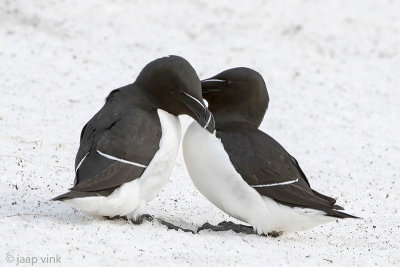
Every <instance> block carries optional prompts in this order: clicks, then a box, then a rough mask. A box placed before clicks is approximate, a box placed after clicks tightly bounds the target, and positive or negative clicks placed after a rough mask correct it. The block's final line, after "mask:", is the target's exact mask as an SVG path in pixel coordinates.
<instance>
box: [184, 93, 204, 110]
mask: <svg viewBox="0 0 400 267" xmlns="http://www.w3.org/2000/svg"><path fill="white" fill-rule="evenodd" d="M183 93H184V94H185V95H187V96H188V97H190V98H191V99H193V100H195V101H196V102H197V103H199V104H200V105H201V106H202V107H203V108H205V106H204V105H203V103H201V102H200V101H199V100H198V99H197V98H194V97H193V96H191V95H189V94H188V93H185V92H183Z"/></svg>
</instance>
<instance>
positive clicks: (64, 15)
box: [0, 0, 400, 266]
mask: <svg viewBox="0 0 400 267" xmlns="http://www.w3.org/2000/svg"><path fill="white" fill-rule="evenodd" d="M399 10H400V2H399V1H383V0H382V1H379V0H378V1H375V0H354V1H346V0H338V1H312V0H295V1H290V3H289V1H279V0H271V1H257V0H255V1H228V0H222V1H202V0H192V1H182V0H177V1H163V0H161V1H151V0H150V1H127V0H125V1H124V0H104V1H94V0H85V1H78V0H64V1H61V0H46V1H45V0H35V1H28V0H13V1H12V0H3V1H0V44H1V46H0V92H1V97H0V129H1V130H0V160H1V161H0V162H1V163H0V181H1V183H0V240H1V241H0V265H1V266H15V265H16V264H17V263H18V262H17V261H18V260H20V262H21V258H22V259H26V257H30V258H31V259H32V257H38V258H39V257H47V256H48V257H56V256H59V257H60V262H61V263H58V264H43V263H40V262H38V263H36V264H35V265H36V266H51V265H59V266H89V265H92V266H110V265H115V266H161V265H162V266H175V265H179V266H189V265H190V266H325V265H326V266H375V265H378V266H394V265H400V252H399V246H400V216H399V210H398V209H399V203H400V196H399V192H400V181H399V179H400V164H399V162H400V67H399V66H400V51H399V50H400V16H399V15H398V14H399ZM169 54H176V55H181V56H183V57H185V58H186V59H187V60H188V61H189V62H191V63H192V65H193V66H194V68H195V69H196V70H197V72H198V74H199V76H200V77H201V78H208V77H211V76H213V75H215V74H216V73H218V72H220V71H223V70H225V69H227V68H231V67H238V66H247V67H251V68H254V69H256V70H257V71H259V72H260V73H261V74H262V75H263V77H264V79H265V81H266V84H267V86H268V91H269V95H270V99H271V101H270V105H269V108H268V111H267V114H266V116H265V119H264V121H263V123H262V125H261V129H262V130H263V131H265V132H267V133H268V134H270V135H271V136H273V137H274V138H276V139H277V140H278V141H279V142H280V143H281V144H282V145H283V146H284V147H285V148H286V149H287V150H288V151H289V152H290V153H291V154H292V155H293V156H295V157H296V158H297V160H298V161H299V163H300V165H301V166H302V168H303V170H304V171H305V173H306V174H307V176H308V177H309V180H310V183H311V185H312V187H313V188H314V189H316V190H318V191H320V192H322V193H324V194H327V195H330V196H333V197H335V198H337V199H338V204H339V205H342V206H344V207H345V209H346V212H348V213H351V214H354V215H357V216H360V217H363V218H364V219H363V220H342V221H339V222H334V223H330V224H327V225H323V226H320V227H317V228H314V229H313V230H309V231H304V232H298V233H294V234H290V235H286V236H283V237H280V238H276V239H274V238H267V237H261V236H257V235H245V234H236V233H234V232H231V231H230V232H222V233H217V232H209V231H204V232H201V233H200V234H196V235H193V234H191V233H185V232H182V231H178V232H177V231H173V230H167V229H166V227H165V226H162V225H161V224H159V223H157V222H146V223H143V224H142V225H133V224H131V223H128V222H125V221H123V220H117V221H107V220H104V219H102V218H93V217H91V216H89V215H86V214H84V213H82V212H80V211H76V210H74V209H73V208H71V207H69V206H68V205H66V204H64V203H60V202H51V201H49V199H51V198H52V197H55V196H57V195H59V194H61V193H63V192H66V190H67V188H69V187H71V185H72V183H73V180H74V159H75V154H76V152H77V149H78V146H79V134H80V131H81V129H82V127H83V126H84V124H85V123H86V122H87V121H88V120H89V119H90V118H91V117H92V116H93V115H94V114H95V112H97V110H98V109H99V108H100V107H101V106H102V105H103V103H104V99H105V97H106V96H107V94H108V93H109V92H110V91H111V90H112V89H115V88H118V87H120V86H123V85H126V84H128V83H131V82H132V81H134V80H135V78H136V75H137V74H138V73H139V71H140V70H141V69H142V68H143V66H144V65H145V64H147V63H148V62H150V61H151V60H153V59H155V58H158V57H161V56H165V55H169ZM181 121H182V126H183V127H182V133H183V131H184V130H185V129H186V127H187V126H188V124H189V123H190V122H191V121H192V120H191V118H189V117H187V116H182V117H181ZM143 212H144V213H149V214H152V215H154V216H155V217H156V218H162V219H164V220H167V221H170V222H173V223H176V224H179V225H181V226H184V227H187V228H192V229H194V228H196V227H197V226H199V225H201V224H203V223H204V222H206V221H208V222H210V223H212V224H216V223H218V222H220V221H222V220H233V218H231V217H229V216H228V215H226V214H224V213H223V212H221V211H220V210H219V209H218V208H216V207H214V206H213V205H212V204H211V203H210V202H208V201H207V200H206V199H205V198H204V197H203V196H202V195H201V194H200V193H199V192H198V191H197V190H196V189H195V187H194V186H193V184H192V182H191V180H190V178H189V176H188V173H187V171H186V168H185V165H184V162H183V157H182V151H181V149H180V151H179V154H178V158H177V162H176V166H175V168H174V170H173V173H172V176H171V179H170V181H169V183H168V184H167V186H166V187H165V188H164V190H163V191H162V192H161V193H160V194H159V195H158V197H156V198H155V199H154V200H152V201H151V202H150V203H149V204H147V205H146V206H145V207H144V209H143ZM233 221H234V220H233ZM235 222H237V221H235ZM18 257H19V258H18ZM7 260H9V261H10V263H8V262H7ZM11 260H13V262H11ZM39 261H40V258H39ZM28 265H29V266H32V263H30V264H24V263H20V264H19V266H28Z"/></svg>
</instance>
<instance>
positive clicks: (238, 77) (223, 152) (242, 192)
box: [183, 68, 356, 236]
mask: <svg viewBox="0 0 400 267" xmlns="http://www.w3.org/2000/svg"><path fill="white" fill-rule="evenodd" d="M201 84H202V90H203V98H204V99H205V100H207V101H208V103H209V106H208V108H209V109H210V111H211V112H212V113H213V115H214V119H215V128H216V132H215V133H214V134H213V133H210V132H209V131H206V130H204V129H202V127H200V126H198V125H197V124H196V123H192V124H191V125H190V126H189V128H188V130H187V131H186V133H185V137H184V140H183V154H184V159H185V163H186V166H187V169H188V172H189V174H190V177H191V179H192V180H193V183H194V185H195V186H196V187H197V189H198V190H199V191H200V192H201V193H202V194H203V195H204V196H205V197H206V198H207V199H208V200H209V201H210V202H212V203H213V204H214V205H215V206H217V207H218V208H220V209H221V210H222V211H224V212H226V213H227V214H229V215H231V216H232V217H234V218H236V219H238V220H241V221H243V222H245V223H248V224H250V225H251V226H252V227H253V229H254V231H255V232H256V233H257V234H259V235H261V234H264V235H273V236H276V235H279V234H281V233H283V232H294V231H302V230H306V229H310V228H312V227H315V226H317V225H320V224H323V223H326V222H330V221H333V220H335V219H336V218H356V217H354V216H352V215H348V214H346V213H343V212H341V211H338V210H343V208H342V207H340V206H338V205H335V202H336V201H335V199H333V198H331V197H328V196H325V195H323V194H321V193H318V192H316V191H315V190H313V189H311V187H310V183H309V181H308V180H307V178H306V176H305V175H304V173H303V171H302V170H301V168H300V166H299V164H298V162H297V160H296V159H295V158H294V157H292V156H291V155H290V154H289V153H288V152H287V151H286V150H285V149H284V148H283V147H282V146H281V145H280V144H279V143H278V142H277V141H275V140H274V139H273V138H272V137H270V136H269V135H267V134H266V133H264V132H262V131H260V130H258V127H259V126H260V124H261V121H262V120H263V117H264V115H265V112H266V110H267V107H268V103H269V96H268V93H267V88H266V86H265V82H264V80H263V78H262V76H261V75H260V74H259V73H258V72H256V71H254V70H251V69H248V68H234V69H230V70H227V71H224V72H222V73H220V74H218V75H216V76H214V77H212V78H209V79H206V80H203V81H202V82H201ZM208 225H209V224H208ZM225 225H228V226H229V223H228V224H225ZM220 226H224V224H222V225H221V224H220ZM201 229H207V227H201ZM210 229H213V230H215V229H214V228H210Z"/></svg>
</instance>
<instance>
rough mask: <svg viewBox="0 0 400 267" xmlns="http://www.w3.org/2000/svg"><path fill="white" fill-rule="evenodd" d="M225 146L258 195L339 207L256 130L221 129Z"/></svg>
mask: <svg viewBox="0 0 400 267" xmlns="http://www.w3.org/2000/svg"><path fill="white" fill-rule="evenodd" d="M217 136H218V137H219V138H221V141H222V144H223V146H224V149H225V150H226V152H227V153H228V155H229V158H230V160H231V162H232V164H233V166H234V168H235V169H236V171H237V172H238V173H239V174H240V175H241V176H242V177H243V179H244V180H245V181H246V182H247V183H248V184H249V185H250V186H252V187H253V188H254V189H255V190H257V192H258V193H259V194H261V195H264V196H267V197H269V198H272V199H274V200H275V201H277V202H278V203H281V204H285V205H289V206H294V207H307V208H313V209H319V210H323V211H327V210H331V209H341V207H339V206H337V205H335V199H333V198H330V197H327V196H325V195H323V194H320V193H318V192H316V191H314V190H312V189H311V188H310V184H309V182H308V180H307V178H306V176H305V175H304V173H303V171H302V170H301V168H300V166H299V164H298V162H297V160H296V159H295V158H294V157H292V156H291V155H290V154H289V153H288V152H287V151H286V150H285V149H284V148H283V147H282V146H281V145H280V144H279V143H278V142H277V141H275V140H274V139H273V138H272V137H270V136H269V135H267V134H265V133H263V132H261V131H259V130H247V129H236V130H234V131H220V132H218V134H217Z"/></svg>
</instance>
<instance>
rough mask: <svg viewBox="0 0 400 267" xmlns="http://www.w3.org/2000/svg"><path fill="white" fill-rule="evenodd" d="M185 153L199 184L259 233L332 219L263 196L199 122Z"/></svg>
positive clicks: (192, 129)
mask: <svg viewBox="0 0 400 267" xmlns="http://www.w3.org/2000/svg"><path fill="white" fill-rule="evenodd" d="M238 145H240V144H238ZM183 155H184V159H185V164H186V167H187V169H188V172H189V175H190V177H191V179H192V181H193V183H194V185H195V186H196V188H197V189H198V190H199V191H200V192H201V193H202V194H203V195H204V196H205V197H206V198H207V199H208V200H209V201H210V202H211V203H213V204H214V205H215V206H217V207H218V208H220V209H221V210H223V211H224V212H226V213H227V214H229V215H231V216H232V217H234V218H236V219H239V220H241V221H243V222H246V223H249V224H250V225H252V226H253V227H254V228H255V230H256V231H257V233H258V234H262V233H264V234H267V233H269V232H271V231H285V232H289V231H299V230H305V229H308V228H311V227H314V226H316V225H318V224H321V223H322V222H321V220H322V221H324V222H326V221H327V220H331V219H328V218H327V217H326V216H321V215H322V214H323V212H320V211H316V210H311V209H298V208H291V207H287V206H284V205H281V204H278V203H277V202H275V201H274V200H272V199H271V198H268V197H264V196H261V195H260V194H259V193H258V192H257V191H256V190H255V189H254V188H252V187H251V186H249V185H248V184H247V183H246V182H245V181H244V180H243V178H242V177H241V176H240V174H239V173H238V172H237V171H236V170H235V168H234V167H233V165H232V163H231V161H230V159H229V156H228V154H227V153H226V151H225V149H224V147H223V144H222V142H221V140H220V139H218V138H217V137H216V136H215V134H210V133H209V132H208V131H206V130H205V129H203V128H202V127H200V126H199V125H198V124H197V123H196V122H193V123H192V124H191V125H190V126H189V128H188V129H187V131H186V133H185V136H184V139H183ZM305 212H306V213H305Z"/></svg>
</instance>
